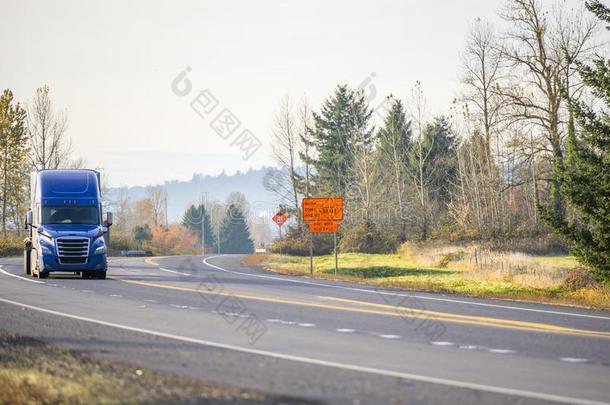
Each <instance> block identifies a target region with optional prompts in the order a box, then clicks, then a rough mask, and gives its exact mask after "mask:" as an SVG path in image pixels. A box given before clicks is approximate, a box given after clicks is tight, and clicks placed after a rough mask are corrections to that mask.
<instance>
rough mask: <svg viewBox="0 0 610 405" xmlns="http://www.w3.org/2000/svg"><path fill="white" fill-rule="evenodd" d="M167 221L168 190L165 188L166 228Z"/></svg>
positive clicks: (166, 227) (166, 226)
mask: <svg viewBox="0 0 610 405" xmlns="http://www.w3.org/2000/svg"><path fill="white" fill-rule="evenodd" d="M167 221H168V220H167V190H165V230H167V229H168V225H167Z"/></svg>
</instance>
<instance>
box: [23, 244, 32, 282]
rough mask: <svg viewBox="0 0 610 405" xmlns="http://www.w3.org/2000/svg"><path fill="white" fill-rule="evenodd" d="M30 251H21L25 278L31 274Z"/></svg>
mask: <svg viewBox="0 0 610 405" xmlns="http://www.w3.org/2000/svg"><path fill="white" fill-rule="evenodd" d="M31 255H32V250H31V249H23V272H24V273H25V275H26V276H29V275H30V274H32V259H31V257H30V256H31Z"/></svg>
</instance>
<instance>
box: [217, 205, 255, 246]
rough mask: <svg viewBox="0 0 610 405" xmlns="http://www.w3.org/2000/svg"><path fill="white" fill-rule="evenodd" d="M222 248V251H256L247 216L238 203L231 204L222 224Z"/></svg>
mask: <svg viewBox="0 0 610 405" xmlns="http://www.w3.org/2000/svg"><path fill="white" fill-rule="evenodd" d="M220 249H221V251H222V253H253V252H254V242H253V241H252V238H251V237H250V230H249V229H248V224H247V223H246V217H245V215H244V213H243V212H242V210H241V209H240V208H239V206H238V205H237V204H233V203H232V204H230V205H229V207H228V208H227V214H226V215H225V217H224V218H223V220H222V223H221V224H220Z"/></svg>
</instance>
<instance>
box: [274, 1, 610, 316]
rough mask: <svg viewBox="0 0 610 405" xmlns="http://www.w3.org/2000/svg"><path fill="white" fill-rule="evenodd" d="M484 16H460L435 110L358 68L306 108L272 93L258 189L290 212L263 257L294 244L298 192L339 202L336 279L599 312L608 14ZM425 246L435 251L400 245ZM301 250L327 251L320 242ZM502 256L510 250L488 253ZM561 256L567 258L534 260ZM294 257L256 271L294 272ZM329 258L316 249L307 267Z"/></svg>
mask: <svg viewBox="0 0 610 405" xmlns="http://www.w3.org/2000/svg"><path fill="white" fill-rule="evenodd" d="M498 14H499V20H501V24H495V22H494V21H485V20H481V19H477V20H475V21H473V22H472V24H471V26H470V33H469V36H468V38H467V40H466V42H465V44H464V49H463V51H462V55H463V57H462V66H461V70H460V72H459V76H460V78H461V86H460V88H459V89H456V93H457V94H458V96H457V97H456V99H455V100H454V103H453V107H452V109H451V110H450V111H447V112H445V114H439V113H438V112H437V113H434V114H431V113H430V111H428V110H427V107H426V106H427V102H426V93H425V91H424V89H425V84H424V83H421V82H419V81H416V82H415V83H414V85H413V86H412V88H411V91H410V93H408V94H406V95H403V97H402V98H400V97H399V96H397V95H396V94H388V95H387V97H384V98H382V99H380V98H378V97H376V90H375V85H374V84H373V76H371V77H368V78H366V80H365V81H363V84H364V83H367V84H366V85H364V86H363V85H361V86H359V87H356V88H354V87H351V86H350V85H348V84H339V85H337V86H336V87H335V88H334V90H332V91H330V93H329V94H328V96H327V97H326V99H325V100H323V102H322V103H321V104H320V105H318V106H314V107H311V106H310V105H309V104H308V102H307V100H306V99H305V98H303V99H302V100H301V101H300V102H299V103H294V102H293V101H292V99H291V98H290V97H288V96H286V97H284V98H283V99H282V100H281V101H280V104H279V107H278V110H277V114H276V116H275V117H274V128H273V135H274V142H273V145H274V157H275V160H276V162H277V164H278V166H279V169H277V170H275V171H272V172H271V173H270V175H269V181H268V182H267V184H268V186H269V187H268V188H269V190H270V191H274V192H275V193H276V194H277V196H278V201H279V202H280V206H281V208H282V210H283V212H285V213H287V214H289V216H290V217H291V219H292V221H291V222H289V223H288V225H287V226H286V227H285V228H284V229H283V235H284V237H283V238H282V240H280V241H276V242H275V243H274V245H273V247H272V251H273V252H274V253H284V254H290V255H294V256H307V255H308V254H309V242H310V234H309V232H308V226H307V225H306V224H303V223H302V218H301V210H302V206H301V204H302V198H303V197H318V196H329V197H330V196H342V197H343V198H344V209H345V216H344V218H343V221H342V222H341V229H340V232H339V234H338V237H339V251H340V252H354V253H357V254H342V255H341V259H342V260H341V271H340V273H341V277H351V278H355V279H359V280H366V281H367V282H370V283H377V284H386V285H393V286H399V287H409V288H417V289H426V290H434V291H446V292H457V293H464V294H472V295H478V296H488V297H491V296H493V297H501V298H517V299H535V300H544V301H551V302H565V303H573V304H582V305H593V306H598V307H608V293H607V289H604V287H603V286H607V283H608V282H610V205H609V204H608V201H610V192H609V190H610V171H609V170H608V167H609V165H610V142H609V141H608V134H609V133H610V118H609V117H610V116H609V111H610V97H609V96H608V95H609V94H610V62H609V61H608V59H607V56H600V52H602V51H603V48H602V47H600V46H599V44H600V43H601V41H600V38H602V35H604V34H606V35H607V32H608V29H609V25H608V24H610V9H608V7H606V6H604V5H603V4H602V3H601V2H599V1H595V0H592V1H586V2H584V3H583V4H582V5H581V7H574V8H569V9H568V8H567V7H566V5H565V4H564V3H563V2H560V1H558V2H555V3H553V2H541V1H534V0H527V1H516V0H506V1H505V3H504V5H503V6H502V7H501V9H500V10H499V13H498ZM496 27H500V29H498V28H496ZM395 90H396V91H397V92H400V91H401V89H395ZM431 241H437V242H438V243H439V246H443V245H445V246H447V247H440V248H437V249H436V250H434V249H429V248H417V249H412V250H409V249H407V250H406V251H405V246H409V245H405V243H406V242H411V243H419V244H421V245H422V246H429V243H430V242H431ZM313 244H314V252H315V253H316V254H330V252H331V251H332V249H333V243H332V237H326V236H324V235H320V234H318V235H314V237H313ZM469 244H471V245H473V246H474V245H478V246H479V248H474V247H466V248H465V247H462V246H469ZM453 245H459V247H456V246H453ZM410 246H411V247H412V246H414V245H410ZM481 247H482V248H481ZM510 251H516V252H523V253H522V254H520V253H495V252H510ZM568 254H572V255H574V257H575V258H576V259H577V260H578V263H580V265H577V264H576V263H575V262H574V260H573V259H571V258H569V259H568V258H565V257H559V258H557V257H556V258H545V257H536V256H537V255H555V256H557V255H560V256H566V255H568ZM307 261H308V259H307V258H300V257H294V258H291V257H285V256H273V257H271V259H270V261H269V262H268V263H267V266H269V267H270V268H275V269H280V270H282V271H295V272H302V271H303V268H304V267H307ZM329 261H330V262H332V258H330V256H323V257H320V258H317V259H316V263H317V268H318V272H317V275H318V276H327V275H328V274H329Z"/></svg>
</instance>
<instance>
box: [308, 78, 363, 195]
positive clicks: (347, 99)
mask: <svg viewBox="0 0 610 405" xmlns="http://www.w3.org/2000/svg"><path fill="white" fill-rule="evenodd" d="M371 114H372V111H371V110H370V109H369V108H368V106H367V105H366V101H365V99H364V96H363V94H362V92H359V93H358V92H354V91H353V90H351V89H350V88H349V87H348V86H347V85H339V86H337V88H336V89H335V92H334V94H333V95H332V96H331V97H330V98H329V99H327V100H326V101H325V102H324V105H323V106H322V110H321V111H320V113H319V114H315V113H314V126H315V128H314V134H313V135H314V139H315V143H316V150H317V151H318V158H317V160H316V161H315V162H314V167H315V169H316V185H317V187H318V191H319V192H320V193H322V194H326V195H342V194H344V192H345V189H346V188H347V185H348V184H350V183H351V177H352V170H351V169H352V167H353V162H354V150H355V148H354V142H355V137H356V135H357V134H365V139H366V141H367V142H369V141H370V140H372V138H373V136H372V135H373V134H372V131H371V130H370V129H369V128H368V127H369V121H370V118H371Z"/></svg>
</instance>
